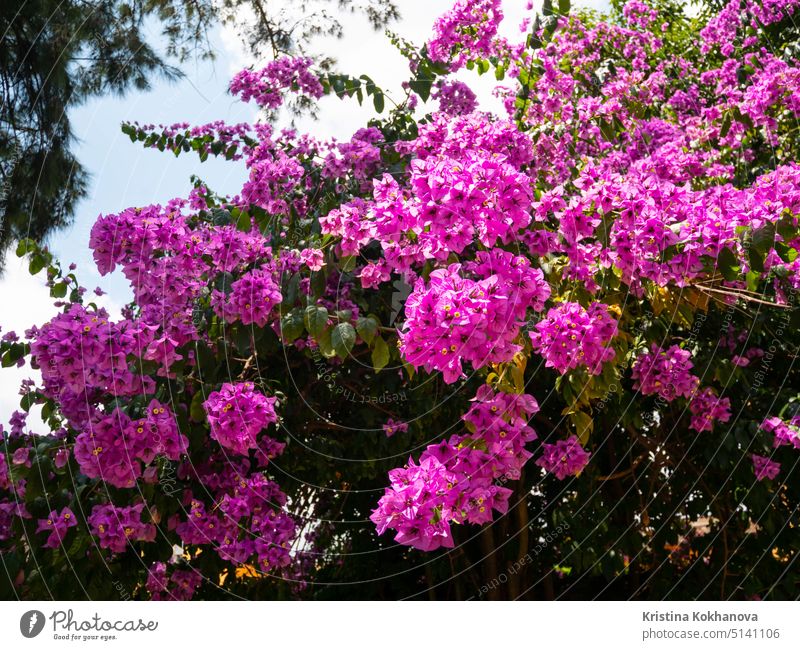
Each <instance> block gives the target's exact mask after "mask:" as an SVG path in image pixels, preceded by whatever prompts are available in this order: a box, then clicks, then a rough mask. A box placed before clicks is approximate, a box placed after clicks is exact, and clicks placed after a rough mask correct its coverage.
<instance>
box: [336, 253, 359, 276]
mask: <svg viewBox="0 0 800 650" xmlns="http://www.w3.org/2000/svg"><path fill="white" fill-rule="evenodd" d="M339 268H340V269H341V270H342V271H344V272H345V273H348V272H350V271H352V270H353V269H354V268H356V256H355V255H346V256H345V257H342V258H341V259H340V260H339Z"/></svg>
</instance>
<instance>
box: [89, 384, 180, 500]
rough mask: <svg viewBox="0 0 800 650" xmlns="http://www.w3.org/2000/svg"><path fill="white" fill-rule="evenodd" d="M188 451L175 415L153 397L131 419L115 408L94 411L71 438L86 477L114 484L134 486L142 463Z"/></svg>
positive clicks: (127, 486) (178, 457)
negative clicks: (138, 415) (102, 412)
mask: <svg viewBox="0 0 800 650" xmlns="http://www.w3.org/2000/svg"><path fill="white" fill-rule="evenodd" d="M187 450H188V441H187V439H186V436H184V435H183V434H182V433H180V431H179V429H178V424H177V422H176V420H175V415H174V413H172V411H171V410H170V409H169V408H168V407H166V406H164V405H163V404H161V403H160V402H158V401H156V400H152V401H151V402H150V404H149V405H148V406H147V411H146V413H145V415H144V417H142V418H139V419H136V420H132V419H131V418H130V417H129V416H128V415H127V414H126V413H124V412H122V411H121V410H119V409H117V410H115V411H113V412H112V413H109V414H99V413H98V414H96V415H95V416H94V417H93V419H92V420H91V421H90V422H89V423H87V424H86V426H85V427H84V428H83V430H82V431H81V433H79V434H78V436H77V438H76V439H75V449H74V451H73V453H74V456H75V460H76V461H77V462H78V466H79V467H80V469H81V472H83V473H84V474H85V475H86V476H88V477H89V478H99V479H102V480H103V481H105V482H106V483H109V484H111V485H113V486H115V487H120V488H123V487H126V488H130V487H134V486H135V485H136V481H137V479H139V478H141V477H142V475H143V473H142V466H143V465H144V466H148V465H150V464H151V463H152V462H153V461H154V460H155V459H156V457H157V456H163V457H165V458H167V459H169V460H178V459H180V458H181V456H182V455H183V454H185V453H186V452H187Z"/></svg>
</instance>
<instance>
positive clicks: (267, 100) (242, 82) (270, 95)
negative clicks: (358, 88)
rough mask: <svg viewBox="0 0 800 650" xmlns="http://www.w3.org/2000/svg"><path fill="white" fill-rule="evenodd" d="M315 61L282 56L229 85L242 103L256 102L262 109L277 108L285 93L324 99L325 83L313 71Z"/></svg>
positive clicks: (234, 78)
mask: <svg viewBox="0 0 800 650" xmlns="http://www.w3.org/2000/svg"><path fill="white" fill-rule="evenodd" d="M313 63H314V62H313V61H312V60H311V59H309V58H306V57H290V56H283V57H280V58H278V59H275V60H274V61H270V62H269V63H268V64H267V65H266V66H264V67H263V68H261V69H260V70H242V71H241V72H239V73H238V74H236V75H235V76H234V77H233V79H232V80H231V83H230V91H231V93H233V94H234V95H238V96H239V97H240V98H241V99H242V101H245V102H249V101H250V100H253V101H255V103H256V104H258V105H259V106H261V107H262V108H271V109H275V108H278V107H280V105H281V104H282V103H283V95H284V92H285V91H286V90H291V91H294V92H300V93H303V94H305V95H308V96H309V97H312V98H314V99H319V98H320V97H321V96H322V91H323V89H322V84H321V83H320V81H319V78H318V77H317V75H315V74H314V73H313V72H312V71H311V66H312V65H313Z"/></svg>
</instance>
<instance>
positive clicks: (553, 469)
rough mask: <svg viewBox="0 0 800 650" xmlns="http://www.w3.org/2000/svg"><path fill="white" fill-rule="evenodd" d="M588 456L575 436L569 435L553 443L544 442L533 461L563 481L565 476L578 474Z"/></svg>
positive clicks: (585, 463)
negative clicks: (538, 455) (538, 454)
mask: <svg viewBox="0 0 800 650" xmlns="http://www.w3.org/2000/svg"><path fill="white" fill-rule="evenodd" d="M589 457H590V454H589V452H588V451H586V450H585V449H584V448H583V446H582V445H581V443H580V441H579V440H578V438H577V436H570V437H569V438H567V439H566V440H559V441H558V442H556V443H555V444H549V443H544V444H543V445H542V455H541V456H540V457H539V458H537V459H536V461H535V462H536V464H537V465H538V466H539V467H542V468H544V469H545V470H546V471H548V472H550V473H551V474H555V477H556V478H557V479H559V480H561V481H563V480H564V479H565V478H567V476H577V475H578V474H580V473H581V472H582V471H583V468H584V467H586V465H587V464H588V462H589Z"/></svg>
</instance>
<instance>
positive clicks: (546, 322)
mask: <svg viewBox="0 0 800 650" xmlns="http://www.w3.org/2000/svg"><path fill="white" fill-rule="evenodd" d="M616 334H617V321H616V319H615V318H614V317H613V316H612V315H611V314H610V313H609V311H608V306H607V305H606V304H604V303H602V302H593V303H592V304H591V305H589V308H588V309H584V308H583V306H582V305H580V304H579V303H577V302H563V303H560V304H558V305H556V306H555V307H553V308H552V309H550V310H549V311H548V312H547V316H545V317H544V318H543V319H542V320H540V321H539V322H538V323H537V324H536V327H535V330H534V331H533V332H531V333H530V337H531V343H532V345H533V349H534V350H535V351H536V352H538V353H539V354H540V355H542V357H543V358H544V359H545V361H546V363H545V365H546V366H547V367H548V368H555V369H556V370H557V371H558V372H559V373H560V374H562V375H563V374H564V373H565V372H567V371H568V370H571V369H573V368H578V367H586V368H587V369H588V370H589V372H590V373H591V374H594V375H598V374H600V373H601V372H602V370H603V364H604V363H605V362H606V361H611V360H612V359H613V358H614V357H615V356H616V351H615V350H614V348H613V347H611V345H610V342H611V339H612V338H614V336H616Z"/></svg>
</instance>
